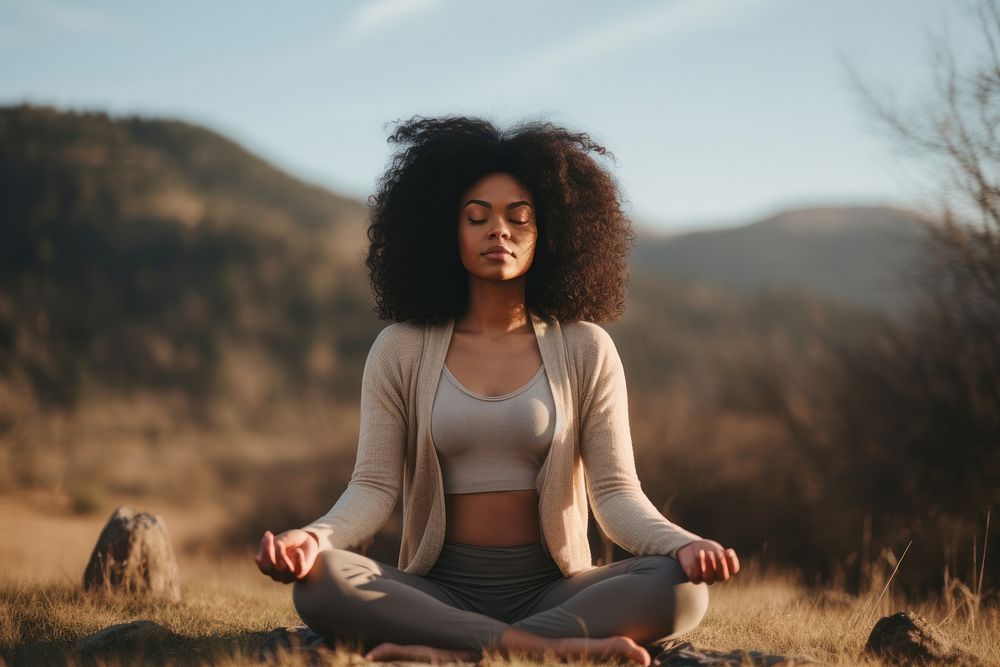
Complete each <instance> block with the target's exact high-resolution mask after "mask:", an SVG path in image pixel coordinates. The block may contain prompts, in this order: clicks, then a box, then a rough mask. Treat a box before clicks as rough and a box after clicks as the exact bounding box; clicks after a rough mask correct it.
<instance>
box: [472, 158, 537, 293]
mask: <svg viewBox="0 0 1000 667" xmlns="http://www.w3.org/2000/svg"><path fill="white" fill-rule="evenodd" d="M459 207H460V208H459V214H458V254H459V256H460V257H461V260H462V265H463V266H464V267H465V269H466V270H467V271H468V272H469V273H470V274H472V275H473V276H476V277H479V278H483V279H484V280H510V279H511V278H517V277H518V276H521V275H523V274H525V273H526V272H527V271H528V268H529V267H530V266H531V260H532V259H533V258H534V256H535V244H536V242H537V241H538V226H537V224H536V221H535V203H534V200H532V198H531V194H530V193H529V192H528V190H527V188H525V187H524V186H523V185H522V184H521V182H520V181H518V180H517V179H516V178H514V176H513V175H512V174H508V173H506V172H495V173H492V174H487V175H485V176H483V177H482V178H480V179H479V180H478V181H476V182H475V183H473V184H472V185H471V186H469V188H468V189H467V190H466V191H465V192H464V193H463V194H462V197H461V199H460V201H459ZM497 246H501V247H502V248H506V250H507V252H504V251H503V250H496V251H494V249H496V247H497Z"/></svg>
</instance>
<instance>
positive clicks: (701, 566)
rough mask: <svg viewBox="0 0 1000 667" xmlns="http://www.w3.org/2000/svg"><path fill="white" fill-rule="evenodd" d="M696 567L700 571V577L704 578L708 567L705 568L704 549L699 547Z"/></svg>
mask: <svg viewBox="0 0 1000 667" xmlns="http://www.w3.org/2000/svg"><path fill="white" fill-rule="evenodd" d="M698 569H699V570H700V571H701V572H700V574H701V578H702V579H704V578H705V575H706V574H707V572H708V568H707V566H706V564H705V550H704V549H699V550H698Z"/></svg>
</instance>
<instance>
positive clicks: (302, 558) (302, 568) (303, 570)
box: [295, 547, 309, 579]
mask: <svg viewBox="0 0 1000 667" xmlns="http://www.w3.org/2000/svg"><path fill="white" fill-rule="evenodd" d="M295 553H296V554H297V555H298V557H299V571H298V574H297V578H298V579H301V578H302V577H304V576H306V575H307V574H309V569H308V568H307V567H306V552H305V551H303V550H302V547H295Z"/></svg>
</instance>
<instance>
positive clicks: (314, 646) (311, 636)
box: [254, 625, 365, 665]
mask: <svg viewBox="0 0 1000 667" xmlns="http://www.w3.org/2000/svg"><path fill="white" fill-rule="evenodd" d="M282 652H284V653H286V654H287V653H289V652H291V653H294V654H295V655H297V656H298V657H299V658H300V660H301V662H302V663H304V664H306V665H323V664H326V659H327V658H328V657H330V656H332V655H333V654H334V653H335V652H336V647H335V646H332V645H330V644H328V643H327V642H326V640H324V639H323V637H322V636H321V635H320V634H318V633H317V632H316V631H314V630H313V629H312V628H310V627H308V626H306V625H294V626H291V627H287V628H275V629H273V630H271V631H270V632H269V633H268V634H267V636H266V637H265V638H264V641H263V642H261V644H260V646H259V647H258V648H257V651H256V655H255V656H254V657H255V658H256V659H257V660H258V661H260V662H270V661H278V662H281V658H280V656H279V654H280V653H282ZM357 657H358V658H361V657H360V656H357ZM361 662H365V661H364V659H361ZM296 664H298V663H296Z"/></svg>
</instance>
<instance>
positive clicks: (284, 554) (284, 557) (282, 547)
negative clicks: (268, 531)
mask: <svg viewBox="0 0 1000 667" xmlns="http://www.w3.org/2000/svg"><path fill="white" fill-rule="evenodd" d="M275 544H276V545H277V546H278V552H279V553H280V554H281V561H282V562H283V563H284V564H285V567H286V568H287V569H288V571H289V572H291V573H293V574H294V572H295V565H294V564H293V563H292V559H291V558H289V557H288V552H286V551H285V543H284V542H282V541H281V540H278V541H277V542H276V543H275Z"/></svg>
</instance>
